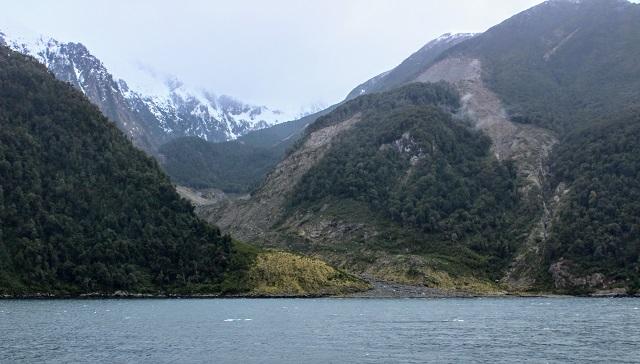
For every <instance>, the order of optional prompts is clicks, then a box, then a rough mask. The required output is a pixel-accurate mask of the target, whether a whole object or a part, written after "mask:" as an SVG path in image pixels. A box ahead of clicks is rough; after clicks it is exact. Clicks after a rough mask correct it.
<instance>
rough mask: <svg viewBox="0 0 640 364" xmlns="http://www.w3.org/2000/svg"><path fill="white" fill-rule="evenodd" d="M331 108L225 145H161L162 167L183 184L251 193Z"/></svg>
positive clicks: (189, 141)
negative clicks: (310, 127) (308, 128)
mask: <svg viewBox="0 0 640 364" xmlns="http://www.w3.org/2000/svg"><path fill="white" fill-rule="evenodd" d="M332 109H333V107H330V108H328V109H326V110H322V111H320V112H317V113H314V114H310V115H307V116H304V117H302V118H300V119H297V120H292V121H289V122H285V123H282V124H278V125H275V126H272V127H268V128H265V129H261V130H257V131H253V132H249V133H247V134H245V135H243V136H241V137H239V138H238V139H236V140H232V141H227V142H222V143H211V142H207V141H205V140H202V139H198V138H194V137H183V138H176V139H174V140H172V141H169V142H167V143H165V144H163V145H162V146H160V150H159V153H160V159H161V160H162V167H163V168H164V169H165V171H166V172H167V174H169V176H171V179H172V181H174V182H175V183H177V184H180V185H184V186H188V187H192V188H197V189H209V188H215V189H219V190H222V191H223V192H231V193H246V192H249V191H251V190H252V189H254V188H255V187H257V186H258V185H259V184H260V183H261V182H262V180H263V178H264V176H265V175H266V174H267V172H269V171H270V170H271V169H272V168H273V167H274V166H275V165H276V164H277V163H278V162H279V161H280V160H282V158H283V157H284V155H285V152H286V151H287V150H288V149H289V148H291V147H292V146H293V145H294V143H295V142H296V141H297V140H298V138H300V136H301V135H302V132H303V131H304V129H305V128H306V126H307V125H309V124H311V123H312V122H313V121H315V120H316V119H317V118H318V117H319V116H321V115H324V114H326V113H328V112H329V111H331V110H332Z"/></svg>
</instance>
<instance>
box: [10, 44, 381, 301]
mask: <svg viewBox="0 0 640 364" xmlns="http://www.w3.org/2000/svg"><path fill="white" fill-rule="evenodd" d="M0 84H2V87H0V297H4V296H21V295H27V296H29V295H78V294H83V293H91V294H117V295H122V294H126V293H122V291H125V292H129V293H136V294H138V293H146V294H249V295H274V294H275V295H321V294H336V293H348V292H354V291H359V290H363V289H367V288H368V286H367V284H366V283H364V282H362V281H361V280H359V279H356V278H353V277H352V276H349V275H348V274H345V273H343V272H339V271H337V270H335V269H334V268H332V267H330V266H328V265H327V264H326V263H324V262H321V261H318V260H315V259H310V258H304V257H300V256H295V255H292V254H284V253H278V252H266V251H259V250H257V249H255V248H250V247H247V246H245V245H243V244H239V243H232V241H231V239H230V237H229V236H223V235H221V233H220V230H219V229H217V228H214V227H211V226H209V225H207V224H206V223H204V222H202V221H201V220H199V219H198V218H197V217H196V216H195V214H194V213H193V208H192V207H191V205H190V204H189V203H188V202H187V201H185V200H183V199H181V198H180V197H179V196H178V194H177V193H176V192H175V190H174V188H173V186H172V185H171V183H170V182H169V180H168V178H167V177H166V176H165V175H164V174H163V173H162V171H161V170H160V169H159V168H158V166H157V164H156V163H155V162H154V161H153V160H152V159H150V158H149V157H147V156H145V155H144V154H143V152H141V151H139V150H137V149H136V148H134V147H133V145H132V144H131V143H130V142H129V141H128V140H127V138H126V137H125V135H123V134H122V133H121V132H120V131H119V130H118V129H116V128H115V126H114V125H113V124H112V123H110V122H109V121H108V120H107V119H106V118H105V117H104V116H103V115H101V114H100V112H99V111H98V109H97V108H96V107H95V106H93V105H91V104H90V103H89V101H88V100H87V99H86V98H85V97H84V95H82V94H81V93H80V92H78V91H77V90H75V89H74V88H72V87H71V86H70V85H69V84H65V83H63V82H59V81H56V80H55V78H54V77H53V75H52V74H50V73H49V72H48V71H47V70H46V69H45V68H44V66H43V65H41V64H40V63H38V62H37V61H36V60H35V59H33V58H31V57H25V56H23V55H21V54H19V53H16V52H13V51H11V50H9V49H8V48H6V47H3V46H0ZM291 274H296V275H297V276H296V277H291V276H290V275H291Z"/></svg>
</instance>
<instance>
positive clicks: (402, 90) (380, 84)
mask: <svg viewBox="0 0 640 364" xmlns="http://www.w3.org/2000/svg"><path fill="white" fill-rule="evenodd" d="M639 23H640V5H637V4H632V3H629V2H627V1H623V0H581V1H569V0H553V1H547V2H545V3H542V4H540V5H538V6H536V7H533V8H532V9H529V10H527V11H524V12H522V13H520V14H517V15H515V16H514V17H512V18H510V19H508V20H507V21H505V22H503V23H501V24H499V25H497V26H495V27H493V28H491V29H489V30H488V31H486V32H485V33H482V34H477V35H463V36H460V37H451V36H446V37H444V38H442V39H441V40H440V41H434V42H431V43H430V44H431V45H432V47H431V48H430V47H429V44H428V45H427V46H425V48H423V49H421V50H420V51H418V52H416V53H415V54H414V55H412V56H411V57H410V58H409V59H407V61H405V62H403V63H402V64H401V65H400V66H398V67H397V68H396V69H394V70H391V71H388V72H385V73H383V74H381V75H380V76H377V77H375V78H373V79H371V80H370V81H367V82H365V83H364V84H362V85H360V86H358V87H356V88H355V89H354V91H353V92H351V93H350V95H349V96H348V99H349V101H347V102H346V103H344V104H342V105H340V106H339V107H338V108H336V109H335V110H334V111H333V112H331V113H330V114H328V115H325V116H323V117H320V118H318V119H317V121H316V122H315V123H313V124H311V125H309V126H308V127H307V128H306V129H305V131H304V132H303V134H302V137H301V139H300V140H299V141H298V142H297V143H296V144H295V145H294V146H293V147H292V149H291V150H290V152H289V153H287V154H286V156H285V158H284V159H283V160H282V161H281V162H280V163H279V164H278V165H277V166H276V167H275V168H274V169H273V170H272V171H271V172H270V173H269V174H268V175H267V177H266V179H265V181H264V182H263V183H262V184H261V185H260V187H259V188H258V189H257V190H255V191H254V192H253V193H252V194H251V197H250V198H249V199H243V200H227V201H222V202H219V203H217V204H213V205H210V206H204V207H201V208H200V210H199V213H200V214H201V216H204V217H206V218H207V219H208V220H209V221H212V222H215V223H217V224H219V225H220V226H221V228H222V229H223V230H225V231H231V232H234V234H238V236H241V237H243V238H244V239H247V240H248V241H253V242H256V243H259V244H265V245H271V246H286V247H288V248H289V249H294V250H300V251H305V252H312V253H314V254H318V255H320V256H322V257H324V258H325V259H328V260H329V261H330V262H332V263H334V264H337V265H339V266H341V267H343V268H344V269H348V270H350V271H352V272H356V273H359V274H368V275H373V276H374V277H377V278H379V279H383V280H392V281H399V282H410V283H413V284H419V285H428V286H444V287H455V288H464V287H476V288H478V289H480V290H484V289H488V290H496V289H506V290H511V291H523V290H533V291H540V290H553V291H557V292H574V293H575V292H594V291H602V290H604V291H609V292H627V293H631V292H634V291H635V290H637V289H639V288H640V260H639V257H640V240H638V236H639V235H638V234H637V232H638V231H639V230H638V229H640V225H639V224H638V222H639V221H640V211H639V210H638V202H637V201H638V199H636V198H634V196H636V195H637V194H638V192H639V191H640V188H639V181H640V176H639V175H638V174H637V171H638V169H637V168H636V167H637V161H638V158H640V155H639V154H638V153H637V146H636V144H637V143H635V142H634V140H636V138H637V135H636V134H637V125H638V118H637V115H638V114H637V110H638V109H639V108H638V101H637V100H638V99H639V96H640V87H639V86H640V85H638V82H640V65H639V64H638V63H637V62H635V60H636V59H638V55H639V52H640V30H639V28H638V27H637V24H639ZM447 39H453V40H452V41H451V42H449V43H448V44H449V46H444V47H443V48H438V47H435V46H434V45H438V44H439V43H441V42H443V40H445V43H447V42H446V40H447ZM441 82H446V83H447V84H449V85H450V88H451V91H450V93H451V94H455V95H457V96H456V97H458V98H459V99H458V101H457V103H458V104H459V105H458V106H456V107H454V105H456V102H449V104H448V107H444V108H443V107H442V102H440V103H437V102H436V104H439V105H440V106H439V107H436V109H439V110H440V111H437V110H434V109H433V106H437V105H434V104H433V100H431V101H428V100H429V96H428V95H433V93H434V92H435V93H436V94H440V95H444V91H443V90H441V88H442V87H443V86H438V85H440V83H441ZM412 83H418V84H427V85H426V86H418V85H411V84H412ZM431 83H436V85H431V86H429V84H431ZM435 90H440V91H435ZM436 99H437V98H436ZM446 99H447V100H448V99H449V97H447V98H446ZM425 100H426V102H425ZM444 104H445V106H446V105H447V103H444ZM496 281H497V282H498V283H496Z"/></svg>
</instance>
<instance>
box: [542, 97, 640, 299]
mask: <svg viewBox="0 0 640 364" xmlns="http://www.w3.org/2000/svg"><path fill="white" fill-rule="evenodd" d="M638 111H639V110H638V109H630V110H628V111H625V112H621V113H618V114H616V115H615V116H611V117H608V118H607V119H606V120H599V121H598V122H596V123H595V125H593V126H591V127H589V128H585V129H582V130H579V131H576V132H573V133H571V134H570V135H568V136H567V138H566V139H565V141H564V143H563V144H562V145H560V147H558V148H557V150H556V151H555V157H556V158H554V161H553V164H552V168H551V170H552V172H553V176H554V181H553V182H554V184H567V185H568V186H570V188H569V189H567V190H566V192H565V194H566V196H565V198H564V201H565V202H564V206H563V207H562V208H561V209H560V212H559V214H558V216H557V217H556V220H557V221H556V222H555V223H554V224H553V229H552V230H551V234H550V239H549V240H550V241H549V244H548V247H547V249H546V262H547V264H551V265H550V268H549V272H550V273H551V275H552V277H551V278H552V282H553V285H554V287H555V288H557V289H565V290H575V289H578V290H589V289H590V288H592V287H602V286H605V287H612V286H615V285H616V284H617V285H620V284H622V285H624V286H627V287H630V289H631V290H633V291H637V290H639V289H640V202H639V201H640V146H639V145H638V140H640V117H639V116H638V115H640V113H639V112H638Z"/></svg>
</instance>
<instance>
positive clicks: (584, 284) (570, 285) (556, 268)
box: [549, 259, 608, 291]
mask: <svg viewBox="0 0 640 364" xmlns="http://www.w3.org/2000/svg"><path fill="white" fill-rule="evenodd" d="M572 265H573V263H572V262H571V261H570V260H565V259H560V260H559V261H557V262H555V263H553V264H551V266H550V267H549V273H550V274H551V277H552V279H553V286H554V288H555V289H558V290H576V289H578V290H580V289H582V290H589V291H592V290H594V289H605V288H608V282H607V281H606V279H605V276H604V274H602V273H593V274H589V275H585V276H579V275H575V274H574V273H573V269H572Z"/></svg>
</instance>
